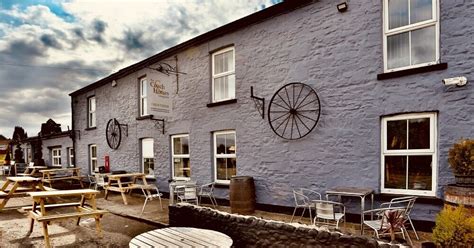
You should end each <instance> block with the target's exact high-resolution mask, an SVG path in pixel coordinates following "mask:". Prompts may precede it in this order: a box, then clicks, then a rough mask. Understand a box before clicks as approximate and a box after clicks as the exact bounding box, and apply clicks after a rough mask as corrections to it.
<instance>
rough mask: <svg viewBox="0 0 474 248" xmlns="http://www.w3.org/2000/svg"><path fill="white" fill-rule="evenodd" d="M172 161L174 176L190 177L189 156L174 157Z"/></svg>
mask: <svg viewBox="0 0 474 248" xmlns="http://www.w3.org/2000/svg"><path fill="white" fill-rule="evenodd" d="M173 163H174V176H175V177H191V165H190V162H189V158H175V159H173Z"/></svg>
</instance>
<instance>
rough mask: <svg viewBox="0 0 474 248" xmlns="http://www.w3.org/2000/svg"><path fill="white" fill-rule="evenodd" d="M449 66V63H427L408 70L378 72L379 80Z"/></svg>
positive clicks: (437, 69) (443, 68) (442, 68)
mask: <svg viewBox="0 0 474 248" xmlns="http://www.w3.org/2000/svg"><path fill="white" fill-rule="evenodd" d="M447 68H448V63H439V64H435V65H427V66H422V67H417V68H412V69H406V70H401V71H393V72H386V73H380V74H377V80H385V79H390V78H398V77H404V76H408V75H414V74H418V73H424V72H430V71H439V70H445V69H447Z"/></svg>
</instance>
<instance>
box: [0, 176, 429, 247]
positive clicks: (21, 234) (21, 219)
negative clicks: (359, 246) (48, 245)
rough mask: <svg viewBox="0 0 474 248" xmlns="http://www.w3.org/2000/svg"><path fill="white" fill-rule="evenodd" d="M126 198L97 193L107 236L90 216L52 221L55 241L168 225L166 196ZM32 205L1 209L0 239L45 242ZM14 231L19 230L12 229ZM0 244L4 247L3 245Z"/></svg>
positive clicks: (119, 235)
mask: <svg viewBox="0 0 474 248" xmlns="http://www.w3.org/2000/svg"><path fill="white" fill-rule="evenodd" d="M2 183H3V182H0V185H1V184H2ZM127 199H128V203H129V204H128V205H124V203H123V201H122V197H121V195H120V194H119V193H115V192H111V193H110V194H109V197H108V199H107V200H105V199H104V191H103V190H102V191H101V194H100V195H98V199H97V206H98V207H99V208H101V209H105V210H108V211H109V212H110V214H106V215H105V216H104V218H103V221H102V227H103V229H104V237H106V238H104V239H98V238H96V237H95V230H94V222H93V221H90V220H87V219H86V220H83V221H81V225H80V226H79V227H77V226H76V225H75V224H74V223H73V222H74V221H65V222H60V223H53V225H51V229H50V233H51V234H52V237H53V240H54V237H58V236H61V237H64V239H60V240H59V241H55V242H59V243H55V245H64V246H66V247H67V246H70V245H71V246H76V245H78V244H80V245H81V246H85V247H88V246H90V247H94V246H97V245H99V246H101V245H105V244H106V245H107V246H110V245H112V246H114V245H116V246H121V245H125V244H128V242H129V241H130V240H131V239H132V238H133V237H134V236H135V235H138V234H139V233H142V232H146V231H148V230H152V229H156V228H159V227H163V226H166V225H168V203H169V201H168V199H167V198H162V204H163V209H161V208H160V204H159V201H158V199H156V200H153V201H149V202H148V204H147V206H146V208H145V211H144V213H143V214H141V209H142V206H143V203H144V200H145V199H144V197H143V195H142V194H141V193H138V191H137V192H136V193H133V194H130V195H127ZM31 204H32V201H31V198H29V197H23V198H13V199H11V200H10V202H9V203H8V204H7V209H6V210H4V211H2V212H0V226H1V228H0V238H2V240H3V239H6V240H8V242H9V244H11V245H12V247H24V246H25V245H26V246H30V247H31V246H35V247H36V246H41V244H42V242H43V236H42V232H41V227H40V226H39V225H37V226H36V227H35V230H34V232H33V234H32V235H31V236H30V237H26V232H27V230H28V225H29V219H28V218H27V215H26V213H25V212H24V211H22V210H21V209H20V208H21V207H22V206H30V205H31ZM203 206H208V207H211V205H206V204H203ZM217 209H218V210H221V211H225V212H229V213H230V207H228V206H218V207H217ZM252 216H255V217H260V218H263V219H267V220H278V221H283V222H290V220H291V215H288V214H282V213H274V212H267V211H260V210H257V211H255V213H254V214H252ZM131 220H135V221H131ZM295 221H296V222H299V223H302V224H308V225H309V224H310V221H309V218H308V217H303V218H302V219H301V220H300V219H299V217H298V216H297V217H295ZM15 223H17V224H15ZM129 227H130V228H129ZM359 228H360V225H359V224H356V223H346V224H345V225H344V224H342V225H341V231H342V232H345V233H351V234H355V235H357V234H359V232H360V229H359ZM127 229H128V230H127ZM12 230H16V231H13V232H12ZM409 232H410V234H411V235H410V236H411V237H412V240H413V241H414V243H415V247H421V243H422V242H425V241H430V240H431V233H426V232H420V231H419V232H418V234H419V236H420V240H419V241H418V240H415V239H414V234H413V232H412V231H409ZM71 235H72V236H71ZM365 235H367V236H372V233H371V232H370V231H368V230H367V231H366V232H365ZM56 240H57V239H56ZM71 240H72V241H71ZM86 240H89V241H86ZM0 247H5V246H2V244H0ZM8 247H10V246H8Z"/></svg>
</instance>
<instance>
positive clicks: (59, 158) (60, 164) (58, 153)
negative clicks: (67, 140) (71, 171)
mask: <svg viewBox="0 0 474 248" xmlns="http://www.w3.org/2000/svg"><path fill="white" fill-rule="evenodd" d="M54 152H57V154H56V155H54ZM55 159H58V162H59V163H58V164H57V163H55ZM51 166H53V167H62V161H61V147H55V148H51Z"/></svg>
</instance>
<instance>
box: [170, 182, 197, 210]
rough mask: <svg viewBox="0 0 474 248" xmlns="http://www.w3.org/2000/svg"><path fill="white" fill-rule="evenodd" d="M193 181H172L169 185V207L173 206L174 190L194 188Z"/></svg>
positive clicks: (194, 183)
mask: <svg viewBox="0 0 474 248" xmlns="http://www.w3.org/2000/svg"><path fill="white" fill-rule="evenodd" d="M196 185H197V184H196V182H195V181H173V182H170V183H169V187H170V200H169V205H174V204H175V202H174V190H175V189H176V186H196Z"/></svg>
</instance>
